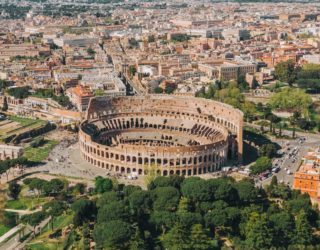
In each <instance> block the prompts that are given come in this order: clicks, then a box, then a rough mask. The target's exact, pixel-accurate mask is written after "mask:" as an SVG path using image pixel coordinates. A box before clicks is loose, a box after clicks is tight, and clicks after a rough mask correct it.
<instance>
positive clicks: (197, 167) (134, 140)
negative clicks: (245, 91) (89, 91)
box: [79, 95, 243, 176]
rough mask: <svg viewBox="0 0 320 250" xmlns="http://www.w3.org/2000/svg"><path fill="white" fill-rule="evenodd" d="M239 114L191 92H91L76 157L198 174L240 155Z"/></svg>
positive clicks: (116, 166) (123, 169) (104, 164)
mask: <svg viewBox="0 0 320 250" xmlns="http://www.w3.org/2000/svg"><path fill="white" fill-rule="evenodd" d="M242 126H243V114H242V112H241V111H239V110H237V109H234V108H232V107H231V106H229V105H226V104H223V103H220V102H216V101H212V100H206V99H201V98H195V97H182V96H174V95H148V96H134V97H116V98H106V97H97V98H93V99H91V101H90V104H89V108H88V110H87V114H86V120H84V121H83V122H82V124H81V127H80V132H79V141H80V150H81V155H82V157H83V158H84V159H85V160H86V161H88V162H89V163H91V164H92V165H94V166H96V167H100V168H103V169H106V171H110V172H116V173H126V174H129V173H133V172H136V173H137V174H139V175H143V174H146V173H147V172H148V171H151V170H152V171H157V172H158V174H161V175H164V176H166V175H172V174H177V175H186V176H191V175H198V174H202V173H207V172H214V171H217V170H220V168H221V166H222V165H223V164H224V163H225V161H226V160H227V158H228V157H238V159H239V160H241V157H242Z"/></svg>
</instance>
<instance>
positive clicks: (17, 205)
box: [5, 197, 49, 210]
mask: <svg viewBox="0 0 320 250" xmlns="http://www.w3.org/2000/svg"><path fill="white" fill-rule="evenodd" d="M48 200H49V199H48V198H39V199H37V198H31V197H30V198H29V197H28V198H27V197H21V198H19V200H11V201H7V202H6V205H5V208H9V209H17V210H25V209H32V207H35V206H38V205H42V204H44V203H46V202H47V201H48Z"/></svg>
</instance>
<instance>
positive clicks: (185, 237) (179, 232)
mask: <svg viewBox="0 0 320 250" xmlns="http://www.w3.org/2000/svg"><path fill="white" fill-rule="evenodd" d="M161 241H162V244H163V245H164V247H165V248H166V249H170V250H171V249H172V250H182V249H189V248H190V239H189V232H188V231H187V229H186V228H185V227H183V226H182V225H181V224H179V223H177V224H175V225H174V227H173V228H172V229H171V230H170V231H169V232H168V233H166V234H165V235H164V236H162V237H161Z"/></svg>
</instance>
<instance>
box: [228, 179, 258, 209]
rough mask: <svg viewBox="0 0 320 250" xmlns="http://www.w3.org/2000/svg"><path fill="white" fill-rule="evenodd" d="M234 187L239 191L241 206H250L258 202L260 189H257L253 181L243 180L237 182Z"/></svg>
mask: <svg viewBox="0 0 320 250" xmlns="http://www.w3.org/2000/svg"><path fill="white" fill-rule="evenodd" d="M234 187H235V188H236V190H237V191H238V196H239V200H240V202H241V204H248V203H251V202H254V201H256V200H257V198H258V194H259V192H258V189H256V188H255V186H254V182H253V181H252V180H250V179H243V180H241V181H239V182H236V183H235V185H234Z"/></svg>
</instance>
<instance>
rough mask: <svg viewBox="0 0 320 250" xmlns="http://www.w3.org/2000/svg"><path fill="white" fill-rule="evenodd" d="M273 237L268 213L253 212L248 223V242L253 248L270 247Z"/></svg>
mask: <svg viewBox="0 0 320 250" xmlns="http://www.w3.org/2000/svg"><path fill="white" fill-rule="evenodd" d="M272 237H273V236H272V232H271V229H270V225H269V222H268V220H267V216H266V214H258V213H252V214H251V215H250V218H249V221H248V222H247V225H246V240H245V242H246V244H247V245H248V246H249V247H250V248H252V249H269V248H270V247H271V246H272Z"/></svg>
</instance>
